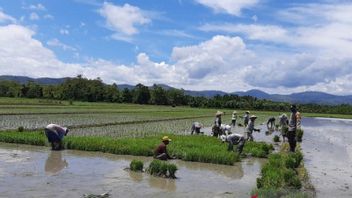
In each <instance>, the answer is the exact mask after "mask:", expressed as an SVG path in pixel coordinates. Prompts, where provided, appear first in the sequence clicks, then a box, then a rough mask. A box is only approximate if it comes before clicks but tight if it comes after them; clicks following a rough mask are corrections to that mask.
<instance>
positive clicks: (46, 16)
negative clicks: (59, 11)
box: [43, 14, 54, 19]
mask: <svg viewBox="0 0 352 198" xmlns="http://www.w3.org/2000/svg"><path fill="white" fill-rule="evenodd" d="M43 18H44V19H54V16H53V15H50V14H46V15H44V16H43Z"/></svg>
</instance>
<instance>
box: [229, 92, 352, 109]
mask: <svg viewBox="0 0 352 198" xmlns="http://www.w3.org/2000/svg"><path fill="white" fill-rule="evenodd" d="M234 94H237V95H239V96H253V97H257V98H259V99H267V100H272V101H279V102H291V103H303V104H307V103H315V104H333V105H334V104H352V95H349V96H337V95H332V94H327V93H324V92H317V91H306V92H300V93H293V94H289V95H280V94H267V93H265V92H263V91H260V90H255V89H253V90H249V91H246V92H234Z"/></svg>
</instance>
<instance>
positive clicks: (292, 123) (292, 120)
mask: <svg viewBox="0 0 352 198" xmlns="http://www.w3.org/2000/svg"><path fill="white" fill-rule="evenodd" d="M296 129H297V113H296V112H293V113H291V115H290V120H289V122H288V131H295V130H296Z"/></svg>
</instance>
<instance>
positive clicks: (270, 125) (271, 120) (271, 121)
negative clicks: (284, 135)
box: [266, 117, 275, 129]
mask: <svg viewBox="0 0 352 198" xmlns="http://www.w3.org/2000/svg"><path fill="white" fill-rule="evenodd" d="M266 126H267V127H268V129H269V128H270V129H272V128H274V127H275V117H270V118H269V119H268V121H267V122H266Z"/></svg>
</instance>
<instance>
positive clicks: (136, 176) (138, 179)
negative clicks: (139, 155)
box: [128, 170, 143, 182]
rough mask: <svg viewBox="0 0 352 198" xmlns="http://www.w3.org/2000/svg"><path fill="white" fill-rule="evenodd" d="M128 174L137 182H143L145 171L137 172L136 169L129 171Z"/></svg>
mask: <svg viewBox="0 0 352 198" xmlns="http://www.w3.org/2000/svg"><path fill="white" fill-rule="evenodd" d="M128 174H129V175H130V177H131V179H132V180H133V181H135V182H141V181H142V180H143V173H141V172H135V171H130V170H129V171H128Z"/></svg>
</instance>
